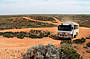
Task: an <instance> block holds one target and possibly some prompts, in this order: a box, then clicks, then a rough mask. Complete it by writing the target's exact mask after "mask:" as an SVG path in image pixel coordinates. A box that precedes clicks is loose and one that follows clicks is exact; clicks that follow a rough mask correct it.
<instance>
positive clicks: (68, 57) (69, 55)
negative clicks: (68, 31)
mask: <svg viewBox="0 0 90 59" xmlns="http://www.w3.org/2000/svg"><path fill="white" fill-rule="evenodd" d="M61 50H62V51H63V53H64V55H63V56H64V57H63V58H62V59H80V54H78V53H77V51H76V50H74V49H73V47H72V45H71V44H68V43H63V44H62V45H61Z"/></svg>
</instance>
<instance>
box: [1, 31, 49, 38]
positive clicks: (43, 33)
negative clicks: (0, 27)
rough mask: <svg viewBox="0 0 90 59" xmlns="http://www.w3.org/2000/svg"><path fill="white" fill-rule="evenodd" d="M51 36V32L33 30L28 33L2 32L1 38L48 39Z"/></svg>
mask: <svg viewBox="0 0 90 59" xmlns="http://www.w3.org/2000/svg"><path fill="white" fill-rule="evenodd" d="M49 35H50V32H48V31H41V30H31V31H30V32H29V33H28V32H0V36H4V37H8V38H13V37H17V38H20V39H23V38H24V37H30V38H43V37H48V36H49Z"/></svg>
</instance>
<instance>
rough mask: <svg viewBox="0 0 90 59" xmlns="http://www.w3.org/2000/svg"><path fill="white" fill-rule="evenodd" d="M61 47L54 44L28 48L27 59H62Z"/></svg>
mask: <svg viewBox="0 0 90 59" xmlns="http://www.w3.org/2000/svg"><path fill="white" fill-rule="evenodd" d="M59 51H60V50H59V49H58V48H56V47H55V46H54V45H51V44H48V45H46V46H44V45H38V46H35V47H32V48H30V49H28V51H27V54H26V55H25V56H24V58H25V59H27V58H28V59H60V58H59Z"/></svg>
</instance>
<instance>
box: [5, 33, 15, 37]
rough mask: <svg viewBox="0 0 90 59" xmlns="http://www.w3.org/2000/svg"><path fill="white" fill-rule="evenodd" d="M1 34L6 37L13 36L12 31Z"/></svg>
mask: <svg viewBox="0 0 90 59" xmlns="http://www.w3.org/2000/svg"><path fill="white" fill-rule="evenodd" d="M3 36H4V37H8V38H13V37H14V33H12V32H5V33H3Z"/></svg>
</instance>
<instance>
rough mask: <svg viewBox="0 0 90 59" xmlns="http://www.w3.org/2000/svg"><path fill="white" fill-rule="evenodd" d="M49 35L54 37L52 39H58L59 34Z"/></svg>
mask: <svg viewBox="0 0 90 59" xmlns="http://www.w3.org/2000/svg"><path fill="white" fill-rule="evenodd" d="M49 37H50V38H52V39H57V35H56V34H51V35H50V36H49Z"/></svg>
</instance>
